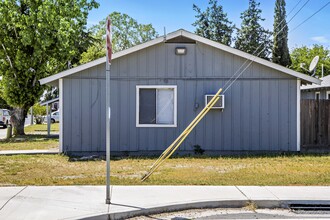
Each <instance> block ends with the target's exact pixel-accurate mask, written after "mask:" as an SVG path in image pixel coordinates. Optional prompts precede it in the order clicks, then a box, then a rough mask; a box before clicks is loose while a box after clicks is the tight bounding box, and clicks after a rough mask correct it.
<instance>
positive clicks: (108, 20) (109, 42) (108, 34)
mask: <svg viewBox="0 0 330 220" xmlns="http://www.w3.org/2000/svg"><path fill="white" fill-rule="evenodd" d="M106 25H107V26H106V28H107V31H106V33H107V35H106V46H107V52H106V53H107V57H108V60H107V62H109V64H111V58H112V45H111V20H110V16H109V17H108V18H107V24H106Z"/></svg>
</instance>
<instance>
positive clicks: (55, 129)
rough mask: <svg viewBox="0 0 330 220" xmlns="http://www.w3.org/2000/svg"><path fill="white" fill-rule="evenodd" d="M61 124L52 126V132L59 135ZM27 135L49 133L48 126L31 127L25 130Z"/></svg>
mask: <svg viewBox="0 0 330 220" xmlns="http://www.w3.org/2000/svg"><path fill="white" fill-rule="evenodd" d="M59 130H60V124H59V123H54V124H51V125H50V132H51V133H52V132H55V133H58V132H59ZM24 131H25V133H26V134H35V133H45V134H46V133H47V124H38V125H30V126H27V127H25V128H24Z"/></svg>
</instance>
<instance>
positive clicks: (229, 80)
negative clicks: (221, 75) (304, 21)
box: [222, 0, 310, 91]
mask: <svg viewBox="0 0 330 220" xmlns="http://www.w3.org/2000/svg"><path fill="white" fill-rule="evenodd" d="M301 1H302V0H300V1H299V2H298V3H297V4H296V5H295V6H294V7H293V8H292V9H291V11H290V12H289V14H291V13H292V12H293V11H294V9H295V8H296V7H297V6H298V5H299V4H300V2H301ZM309 1H310V0H307V1H306V2H305V3H304V4H303V5H302V6H301V7H300V8H299V10H298V11H297V12H296V13H295V14H294V15H293V16H292V17H291V18H290V20H289V21H288V22H287V25H288V24H289V23H290V22H291V21H292V20H293V19H294V18H295V17H296V16H297V14H298V13H299V12H300V11H301V10H302V9H303V8H304V7H305V6H306V4H307V3H308V2H309ZM289 14H288V15H289ZM283 22H285V18H284V19H282V21H281V22H280V23H279V24H278V25H277V26H276V27H275V30H276V29H277V28H278V27H280V25H282V23H283ZM284 27H285V26H284ZM282 29H283V28H282ZM279 33H280V32H279ZM279 33H278V34H279ZM278 34H277V35H278ZM277 35H276V36H277ZM276 36H275V37H276ZM270 38H271V36H270V37H268V39H267V40H269V39H270ZM264 44H265V43H264V42H263V43H261V44H260V45H259V46H258V47H257V48H256V49H255V51H254V52H253V53H252V54H251V55H250V57H249V58H247V59H246V60H245V62H244V63H243V64H242V65H241V66H240V67H239V68H238V70H236V72H235V73H234V74H233V75H232V76H231V77H230V78H229V79H228V80H227V81H226V83H225V84H224V85H223V86H222V88H225V87H226V86H227V84H228V83H229V85H230V84H231V83H230V82H231V81H232V80H233V79H234V78H235V76H236V74H237V73H238V72H239V71H240V70H241V69H242V68H243V66H244V65H245V64H246V63H247V62H248V61H249V60H251V58H253V56H255V53H256V52H257V51H258V50H259V49H260V48H261V46H262V45H264ZM264 50H265V48H264V49H263V50H261V51H260V52H259V54H258V55H257V56H259V55H260V54H261V52H263V51H264ZM239 75H241V74H239ZM235 81H236V80H235ZM225 90H226V89H224V91H225Z"/></svg>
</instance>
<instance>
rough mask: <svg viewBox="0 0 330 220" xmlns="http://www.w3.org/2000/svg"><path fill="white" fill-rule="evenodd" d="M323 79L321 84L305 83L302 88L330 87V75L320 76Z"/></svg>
mask: <svg viewBox="0 0 330 220" xmlns="http://www.w3.org/2000/svg"><path fill="white" fill-rule="evenodd" d="M320 80H322V82H321V84H320V85H318V84H315V83H313V84H311V85H303V86H301V90H307V89H322V88H329V87H330V75H328V76H325V77H322V78H320Z"/></svg>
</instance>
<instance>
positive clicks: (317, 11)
mask: <svg viewBox="0 0 330 220" xmlns="http://www.w3.org/2000/svg"><path fill="white" fill-rule="evenodd" d="M329 4H330V1H329V2H328V3H326V4H325V5H323V6H322V7H321V8H320V9H319V10H317V11H316V12H315V13H313V14H312V15H311V16H309V17H308V18H307V19H305V20H304V21H303V22H301V23H300V24H299V25H297V26H296V27H295V28H294V29H292V31H294V30H296V29H297V28H298V27H300V26H301V25H302V24H304V23H305V22H306V21H308V20H309V19H310V18H312V17H313V16H315V15H316V14H317V13H319V12H320V11H321V10H322V9H324V8H325V7H326V6H327V5H329ZM304 5H306V4H304ZM291 20H292V19H291ZM283 29H284V27H283V28H282V29H281V31H279V32H278V34H279V33H281V32H282V31H283ZM292 31H290V33H291V32H292ZM265 49H266V47H264V49H263V50H265ZM263 50H262V51H263ZM262 51H261V52H262ZM261 52H260V53H261ZM260 53H259V54H260ZM259 54H258V55H259ZM257 58H258V57H255V58H254V59H253V60H251V61H250V63H249V64H248V65H247V66H246V67H245V68H244V69H243V71H241V73H240V74H239V75H238V76H237V77H236V78H235V79H234V80H233V81H232V82H231V83H230V84H229V86H228V87H227V88H225V89H224V91H223V94H224V93H225V92H226V91H227V90H228V89H229V88H230V87H231V86H232V85H233V83H234V82H235V81H236V80H237V79H238V78H239V77H240V76H241V75H242V74H243V73H244V72H245V70H246V69H247V68H248V67H249V66H250V65H251V64H252V63H253V62H254V61H255V60H256V59H257Z"/></svg>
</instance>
